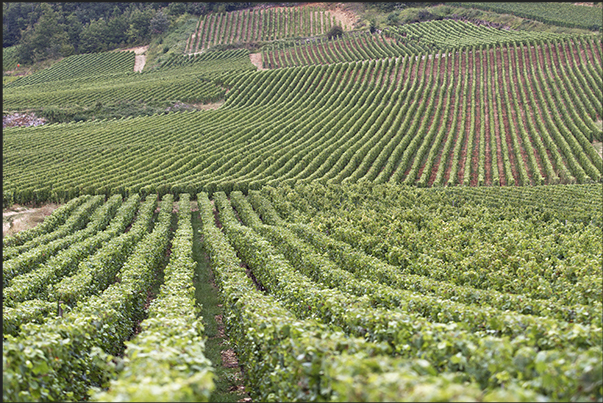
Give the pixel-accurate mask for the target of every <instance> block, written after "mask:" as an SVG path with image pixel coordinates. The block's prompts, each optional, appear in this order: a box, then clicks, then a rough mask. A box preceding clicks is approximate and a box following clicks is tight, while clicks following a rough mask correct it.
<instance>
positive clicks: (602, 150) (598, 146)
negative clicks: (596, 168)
mask: <svg viewBox="0 0 603 403" xmlns="http://www.w3.org/2000/svg"><path fill="white" fill-rule="evenodd" d="M593 147H595V150H597V152H598V153H599V155H600V156H601V158H603V143H602V142H600V141H597V140H593Z"/></svg>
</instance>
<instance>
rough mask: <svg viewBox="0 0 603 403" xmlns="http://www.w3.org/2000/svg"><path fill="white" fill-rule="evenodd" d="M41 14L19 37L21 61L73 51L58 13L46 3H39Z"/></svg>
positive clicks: (57, 55) (42, 58)
mask: <svg viewBox="0 0 603 403" xmlns="http://www.w3.org/2000/svg"><path fill="white" fill-rule="evenodd" d="M40 9H41V12H42V15H41V16H40V18H39V19H38V22H36V23H35V25H34V26H33V28H32V29H27V30H26V31H25V32H24V34H23V37H22V38H21V44H22V45H25V46H23V49H21V52H20V53H21V55H20V56H21V57H22V59H21V60H22V61H23V62H26V61H40V60H44V59H47V58H49V57H53V58H57V57H61V56H69V55H71V54H73V53H74V51H75V49H74V47H73V45H71V44H70V43H69V37H68V35H67V33H66V32H65V29H64V25H62V24H59V13H57V12H55V11H53V10H52V8H51V7H50V5H49V4H48V3H42V4H41V5H40Z"/></svg>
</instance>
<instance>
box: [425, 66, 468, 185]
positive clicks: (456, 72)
mask: <svg viewBox="0 0 603 403" xmlns="http://www.w3.org/2000/svg"><path fill="white" fill-rule="evenodd" d="M451 75H452V77H453V80H454V84H453V86H452V92H451V94H450V97H451V100H450V105H455V104H456V102H459V100H458V99H456V98H455V93H456V88H457V86H458V85H461V84H460V81H459V77H460V76H461V75H460V74H459V58H458V57H457V58H455V60H454V66H453V69H452V74H451ZM452 109H454V107H452ZM453 113H454V112H453ZM453 120H454V116H450V117H449V118H448V121H447V122H446V134H444V138H443V139H442V146H441V147H440V150H439V152H438V155H437V156H436V160H435V162H434V164H433V166H432V169H431V175H430V176H429V181H428V182H427V186H428V187H431V186H432V185H433V182H434V181H435V179H436V177H437V174H438V170H439V169H440V164H446V160H445V159H444V160H442V155H443V154H444V147H445V144H446V142H447V141H448V136H450V135H451V131H452V122H453ZM449 173H450V172H449Z"/></svg>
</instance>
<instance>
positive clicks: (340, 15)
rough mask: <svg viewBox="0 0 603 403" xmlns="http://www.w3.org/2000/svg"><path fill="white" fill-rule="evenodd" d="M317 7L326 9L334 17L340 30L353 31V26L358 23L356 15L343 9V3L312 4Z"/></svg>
mask: <svg viewBox="0 0 603 403" xmlns="http://www.w3.org/2000/svg"><path fill="white" fill-rule="evenodd" d="M314 4H316V5H318V6H319V7H325V8H327V10H328V12H329V14H331V16H332V17H335V20H336V21H337V22H340V23H341V25H342V28H343V29H344V30H346V31H349V30H352V29H354V26H355V25H356V23H357V22H358V21H359V19H358V15H357V14H356V13H355V12H354V11H353V10H352V9H351V8H350V7H345V6H344V4H343V3H335V4H334V5H333V3H314Z"/></svg>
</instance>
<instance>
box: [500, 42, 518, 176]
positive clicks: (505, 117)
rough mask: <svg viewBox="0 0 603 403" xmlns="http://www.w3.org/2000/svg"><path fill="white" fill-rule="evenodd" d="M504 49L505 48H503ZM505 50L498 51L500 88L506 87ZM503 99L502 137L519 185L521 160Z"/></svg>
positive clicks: (512, 172)
mask: <svg viewBox="0 0 603 403" xmlns="http://www.w3.org/2000/svg"><path fill="white" fill-rule="evenodd" d="M503 50H504V49H503ZM502 53H503V51H501V50H499V51H497V52H496V67H497V69H498V71H499V74H498V83H497V84H498V88H504V86H503V84H502V75H503V74H504V70H503V64H502V58H503V54H502ZM501 101H502V116H501V117H500V119H501V120H502V123H503V126H504V134H503V136H504V138H503V139H502V141H506V142H507V150H508V152H509V162H510V165H511V175H513V178H514V179H515V185H516V186H517V185H519V173H518V172H517V170H518V168H517V166H518V165H517V164H519V161H517V160H516V159H515V153H514V152H513V151H512V150H513V139H512V138H511V129H510V125H511V123H510V119H509V111H508V109H507V108H508V107H509V106H508V105H506V103H505V102H504V100H503V99H501Z"/></svg>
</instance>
